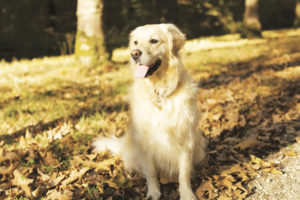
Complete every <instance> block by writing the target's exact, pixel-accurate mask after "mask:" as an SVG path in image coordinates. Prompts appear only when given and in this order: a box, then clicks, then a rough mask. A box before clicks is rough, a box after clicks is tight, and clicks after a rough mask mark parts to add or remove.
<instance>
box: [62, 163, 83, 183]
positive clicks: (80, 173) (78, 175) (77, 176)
mask: <svg viewBox="0 0 300 200" xmlns="http://www.w3.org/2000/svg"><path fill="white" fill-rule="evenodd" d="M88 170H89V168H88V167H85V168H82V169H81V170H80V171H77V170H73V171H72V172H71V174H70V176H69V178H67V179H66V180H64V181H63V182H62V183H61V184H62V185H63V186H65V185H68V184H69V183H72V182H74V181H76V180H77V179H80V178H81V177H82V176H83V175H84V174H85V173H86V172H87V171H88Z"/></svg>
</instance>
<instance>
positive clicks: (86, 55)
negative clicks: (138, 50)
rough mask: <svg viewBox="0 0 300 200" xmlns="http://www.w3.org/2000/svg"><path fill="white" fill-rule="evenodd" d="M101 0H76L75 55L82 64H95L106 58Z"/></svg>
mask: <svg viewBox="0 0 300 200" xmlns="http://www.w3.org/2000/svg"><path fill="white" fill-rule="evenodd" d="M102 10H103V0H78V1H77V34H76V44H75V55H76V57H77V58H78V60H79V61H80V62H81V63H82V64H83V65H89V66H91V65H95V64H96V63H98V62H99V61H102V60H104V59H106V58H107V53H106V50H105V46H104V33H103V29H102Z"/></svg>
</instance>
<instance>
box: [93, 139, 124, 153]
mask: <svg viewBox="0 0 300 200" xmlns="http://www.w3.org/2000/svg"><path fill="white" fill-rule="evenodd" d="M92 145H93V146H94V147H95V151H96V152H105V151H107V150H108V151H110V152H111V153H112V154H113V155H120V152H121V148H122V139H121V138H117V137H116V136H111V137H110V138H107V137H103V136H101V137H98V138H97V139H96V140H95V141H94V142H93V144H92Z"/></svg>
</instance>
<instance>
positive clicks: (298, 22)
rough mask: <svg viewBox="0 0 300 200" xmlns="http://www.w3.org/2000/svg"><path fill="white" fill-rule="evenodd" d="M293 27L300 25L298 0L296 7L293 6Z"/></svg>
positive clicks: (299, 2) (299, 4)
mask: <svg viewBox="0 0 300 200" xmlns="http://www.w3.org/2000/svg"><path fill="white" fill-rule="evenodd" d="M294 25H295V27H300V0H297V3H296V8H295V21H294Z"/></svg>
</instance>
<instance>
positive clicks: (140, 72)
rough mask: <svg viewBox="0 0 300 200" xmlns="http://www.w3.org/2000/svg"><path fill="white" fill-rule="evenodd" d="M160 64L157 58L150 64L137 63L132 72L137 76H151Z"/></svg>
mask: <svg viewBox="0 0 300 200" xmlns="http://www.w3.org/2000/svg"><path fill="white" fill-rule="evenodd" d="M160 65H161V60H160V59H158V60H157V61H156V62H155V63H153V64H151V65H143V64H138V65H137V67H136V68H135V70H134V74H135V76H136V77H137V78H145V77H148V76H151V75H152V74H153V73H154V72H155V71H156V70H157V69H158V68H159V66H160Z"/></svg>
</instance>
